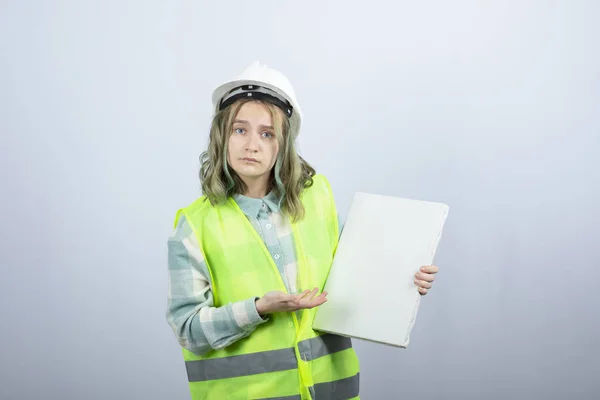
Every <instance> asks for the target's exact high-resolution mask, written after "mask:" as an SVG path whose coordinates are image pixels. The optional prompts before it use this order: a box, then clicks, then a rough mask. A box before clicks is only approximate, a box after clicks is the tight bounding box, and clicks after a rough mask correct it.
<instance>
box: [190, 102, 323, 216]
mask: <svg viewBox="0 0 600 400" xmlns="http://www.w3.org/2000/svg"><path fill="white" fill-rule="evenodd" d="M249 101H255V102H259V103H261V104H263V105H265V106H266V107H267V109H268V110H269V113H270V114H271V119H272V121H273V126H274V128H275V136H276V138H277V141H278V142H279V153H278V154H277V161H276V162H275V166H274V167H273V168H272V169H271V179H270V181H269V189H268V190H269V191H271V190H272V191H274V193H275V194H276V195H277V197H278V198H279V199H280V204H279V205H280V207H281V211H282V212H283V213H285V214H287V215H288V216H289V217H290V218H291V219H292V221H297V220H299V219H302V218H303V217H304V206H303V205H302V202H301V201H300V194H301V193H302V191H303V190H304V189H305V188H307V187H310V186H312V184H313V180H312V177H313V176H314V175H315V170H314V168H313V167H311V166H310V165H309V164H308V163H307V162H306V161H305V160H304V159H303V158H302V157H300V155H298V153H297V151H296V147H295V138H296V136H297V135H298V129H299V126H300V124H299V120H298V117H297V115H296V113H293V114H292V116H291V117H290V118H287V117H286V116H285V115H284V113H283V112H282V111H281V110H280V109H279V108H278V107H276V106H275V105H273V104H271V103H269V102H264V101H259V100H254V99H253V100H247V99H242V100H239V101H237V102H235V103H233V104H232V105H230V106H229V107H226V108H224V109H223V110H221V111H217V112H216V114H215V115H214V117H213V119H212V123H211V128H210V136H209V143H208V149H207V150H206V151H204V152H203V153H202V154H201V156H200V162H201V167H200V173H199V175H200V182H201V185H202V193H203V194H204V195H205V196H206V197H207V198H208V200H209V201H210V203H211V204H212V205H218V204H222V203H223V202H225V201H226V200H227V198H228V197H230V196H232V195H234V194H238V193H239V194H244V193H245V192H246V190H247V186H246V184H245V183H244V182H243V181H242V179H241V178H240V177H239V176H238V175H237V174H236V172H235V171H234V170H233V169H232V168H231V167H230V166H229V164H228V163H227V144H228V143H229V137H230V136H231V134H232V132H233V121H234V120H235V116H236V115H237V113H238V111H239V110H240V108H242V106H243V105H244V104H245V103H247V102H249Z"/></svg>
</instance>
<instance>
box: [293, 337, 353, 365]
mask: <svg viewBox="0 0 600 400" xmlns="http://www.w3.org/2000/svg"><path fill="white" fill-rule="evenodd" d="M351 347H352V340H351V339H350V338H347V337H344V336H338V335H332V334H330V333H327V334H324V335H321V336H318V337H315V338H312V339H307V340H303V341H302V342H300V343H298V350H300V356H301V357H302V359H303V360H304V361H311V360H314V359H317V358H319V357H323V356H326V355H328V354H333V353H337V352H339V351H342V350H346V349H349V348H351Z"/></svg>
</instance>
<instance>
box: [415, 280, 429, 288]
mask: <svg viewBox="0 0 600 400" xmlns="http://www.w3.org/2000/svg"><path fill="white" fill-rule="evenodd" d="M415 285H417V286H418V287H419V288H423V289H431V286H433V284H432V283H431V282H427V281H422V280H420V279H415Z"/></svg>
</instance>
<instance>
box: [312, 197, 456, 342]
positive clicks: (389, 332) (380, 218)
mask: <svg viewBox="0 0 600 400" xmlns="http://www.w3.org/2000/svg"><path fill="white" fill-rule="evenodd" d="M448 210H449V207H448V206H447V205H446V204H443V203H436V202H429V201H422V200H411V199H404V198H398V197H390V196H382V195H377V194H369V193H361V192H358V193H355V195H354V197H353V200H352V203H351V205H350V209H349V212H348V217H347V219H346V224H345V225H344V230H343V232H342V235H341V237H340V242H339V245H338V248H337V251H336V254H335V257H334V260H333V264H332V266H331V270H330V273H329V276H328V278H327V282H326V283H325V287H324V291H326V292H328V296H327V299H328V301H327V302H326V303H324V304H323V305H321V306H320V307H319V309H318V310H317V312H316V316H315V320H314V321H313V328H314V329H315V330H318V331H323V332H329V333H335V334H339V335H343V336H348V337H354V338H360V339H364V340H369V341H373V342H378V343H383V344H386V345H390V346H396V347H404V348H405V347H407V346H408V343H409V340H410V333H411V330H412V327H413V326H414V323H415V319H416V316H417V311H418V308H419V301H420V298H421V295H420V294H419V292H418V289H417V286H416V285H415V283H414V275H415V273H416V272H417V271H418V269H419V267H421V266H423V265H430V264H433V260H434V256H435V252H436V250H437V246H438V243H439V241H440V238H441V235H442V230H443V226H444V223H445V221H446V217H447V215H448ZM390 316H393V317H390Z"/></svg>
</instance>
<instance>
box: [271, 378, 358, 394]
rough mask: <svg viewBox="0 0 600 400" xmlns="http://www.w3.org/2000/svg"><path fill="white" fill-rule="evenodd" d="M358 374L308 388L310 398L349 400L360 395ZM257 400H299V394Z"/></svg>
mask: <svg viewBox="0 0 600 400" xmlns="http://www.w3.org/2000/svg"><path fill="white" fill-rule="evenodd" d="M359 387H360V373H358V374H356V375H354V376H351V377H349V378H344V379H340V380H337V381H333V382H323V383H317V384H316V385H315V386H311V387H310V388H309V390H310V394H311V396H312V397H313V398H314V399H315V400H340V399H351V398H353V397H357V396H358V395H359V394H360V390H359ZM259 400H301V397H300V395H299V394H297V395H294V396H286V397H269V398H268V399H267V398H265V399H259Z"/></svg>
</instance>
